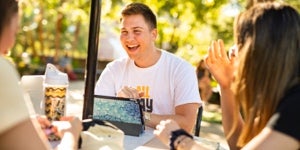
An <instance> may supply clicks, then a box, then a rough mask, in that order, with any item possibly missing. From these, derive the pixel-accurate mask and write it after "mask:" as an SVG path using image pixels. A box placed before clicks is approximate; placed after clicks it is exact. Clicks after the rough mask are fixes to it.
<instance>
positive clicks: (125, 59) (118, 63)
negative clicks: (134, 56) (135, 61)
mask: <svg viewBox="0 0 300 150" xmlns="http://www.w3.org/2000/svg"><path fill="white" fill-rule="evenodd" d="M129 61H130V59H129V58H128V57H122V58H118V59H115V60H113V61H111V62H109V63H108V64H107V66H109V67H116V66H121V67H122V66H125V65H126V64H127V63H128V62H129Z"/></svg>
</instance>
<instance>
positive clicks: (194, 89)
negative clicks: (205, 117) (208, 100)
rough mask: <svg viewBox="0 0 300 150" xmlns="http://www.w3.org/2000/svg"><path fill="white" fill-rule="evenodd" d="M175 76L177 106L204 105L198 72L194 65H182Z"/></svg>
mask: <svg viewBox="0 0 300 150" xmlns="http://www.w3.org/2000/svg"><path fill="white" fill-rule="evenodd" d="M176 72H177V73H176V76H175V82H176V84H175V96H174V97H175V106H178V105H182V104H186V103H200V104H201V103H202V101H201V98H200V94H199V90H198V80H197V77H196V72H195V70H194V68H193V66H192V65H190V64H188V63H186V62H185V63H182V64H181V67H179V69H178V70H177V71H176Z"/></svg>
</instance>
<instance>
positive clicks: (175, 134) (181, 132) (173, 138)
mask: <svg viewBox="0 0 300 150" xmlns="http://www.w3.org/2000/svg"><path fill="white" fill-rule="evenodd" d="M181 135H184V136H187V137H189V138H191V139H193V136H192V135H190V134H189V133H187V132H186V131H185V130H183V129H178V130H175V131H172V133H171V137H170V148H171V150H176V147H175V145H174V142H175V141H176V139H177V138H178V137H179V136H181Z"/></svg>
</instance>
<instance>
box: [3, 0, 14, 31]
mask: <svg viewBox="0 0 300 150" xmlns="http://www.w3.org/2000/svg"><path fill="white" fill-rule="evenodd" d="M16 13H18V1H16V0H0V14H1V17H0V35H1V34H2V32H3V30H4V27H5V26H6V25H7V24H9V23H10V22H9V21H10V18H11V17H12V16H13V15H15V14H16Z"/></svg>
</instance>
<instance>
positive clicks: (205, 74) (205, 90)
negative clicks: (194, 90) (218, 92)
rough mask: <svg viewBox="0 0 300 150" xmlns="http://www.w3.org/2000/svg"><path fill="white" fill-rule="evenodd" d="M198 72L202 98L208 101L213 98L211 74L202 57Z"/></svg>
mask: <svg viewBox="0 0 300 150" xmlns="http://www.w3.org/2000/svg"><path fill="white" fill-rule="evenodd" d="M196 74H197V79H198V88H199V93H200V97H201V100H202V101H204V102H208V100H209V99H210V98H211V96H212V94H213V91H212V87H211V81H212V78H211V74H210V72H209V71H208V69H207V68H206V66H205V63H204V60H203V59H201V60H200V61H199V63H198V65H197V68H196Z"/></svg>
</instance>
